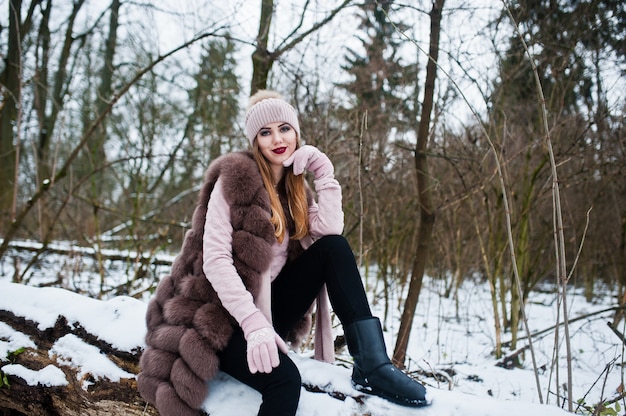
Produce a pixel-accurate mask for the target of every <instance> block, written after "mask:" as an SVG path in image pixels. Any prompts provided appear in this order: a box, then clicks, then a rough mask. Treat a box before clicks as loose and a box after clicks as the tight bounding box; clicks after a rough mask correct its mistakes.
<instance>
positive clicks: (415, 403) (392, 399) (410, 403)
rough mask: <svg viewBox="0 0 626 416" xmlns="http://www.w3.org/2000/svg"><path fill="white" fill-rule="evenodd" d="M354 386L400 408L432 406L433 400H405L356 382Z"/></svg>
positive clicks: (353, 383)
mask: <svg viewBox="0 0 626 416" xmlns="http://www.w3.org/2000/svg"><path fill="white" fill-rule="evenodd" d="M352 386H353V387H354V388H355V389H356V390H358V391H360V392H363V393H367V394H371V395H374V396H378V397H380V398H383V399H385V400H387V401H390V402H392V403H395V404H398V405H400V406H406V407H426V406H430V405H431V404H432V400H426V399H424V400H404V399H402V398H400V397H397V396H394V395H391V394H386V393H384V392H380V391H377V390H374V389H373V388H371V387H369V386H364V385H362V384H358V383H355V382H352Z"/></svg>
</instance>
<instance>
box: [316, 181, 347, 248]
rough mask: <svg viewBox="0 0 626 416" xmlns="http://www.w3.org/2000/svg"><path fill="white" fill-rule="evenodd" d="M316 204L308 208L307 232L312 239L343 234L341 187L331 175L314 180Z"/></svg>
mask: <svg viewBox="0 0 626 416" xmlns="http://www.w3.org/2000/svg"><path fill="white" fill-rule="evenodd" d="M313 183H314V184H315V193H316V194H317V203H316V202H313V204H311V206H309V232H310V234H311V237H313V238H314V239H316V238H319V237H323V236H325V235H331V234H341V233H342V232H343V209H342V206H341V186H340V185H339V182H337V180H336V179H335V177H334V175H333V174H332V173H328V174H327V175H323V176H322V177H319V178H316V179H315V180H314V181H313Z"/></svg>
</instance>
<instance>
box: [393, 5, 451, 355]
mask: <svg viewBox="0 0 626 416" xmlns="http://www.w3.org/2000/svg"><path fill="white" fill-rule="evenodd" d="M444 3H445V0H435V1H434V2H433V7H432V9H431V11H430V43H429V50H428V64H427V65H426V81H425V83H424V99H423V102H422V113H421V117H420V122H419V127H418V130H417V144H416V146H415V174H416V175H417V189H416V193H417V195H418V201H419V231H418V234H417V246H416V252H415V257H414V261H413V269H412V270H411V280H410V283H409V290H408V293H407V297H406V300H405V303H404V309H403V310H402V316H401V320H400V329H399V330H398V337H397V338H396V346H395V348H394V353H393V362H394V363H395V364H396V365H398V366H404V361H405V357H406V349H407V345H408V343H409V336H410V334H411V328H412V326H413V317H414V315H415V308H416V307H417V302H418V300H419V294H420V292H421V290H422V281H423V279H424V271H425V270H426V263H427V261H428V254H429V252H430V249H431V246H432V241H433V240H432V233H433V225H434V222H435V212H434V208H433V202H432V197H431V192H432V190H431V183H430V174H429V171H428V159H427V149H428V142H429V139H430V133H431V129H430V121H431V113H432V109H433V102H434V95H435V81H436V80H437V60H438V58H439V35H440V33H441V17H442V12H443V7H444Z"/></svg>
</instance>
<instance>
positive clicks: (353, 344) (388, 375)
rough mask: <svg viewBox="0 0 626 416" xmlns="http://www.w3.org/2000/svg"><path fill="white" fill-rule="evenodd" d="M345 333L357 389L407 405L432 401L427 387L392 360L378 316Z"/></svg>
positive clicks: (361, 322) (352, 325)
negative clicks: (427, 395)
mask: <svg viewBox="0 0 626 416" xmlns="http://www.w3.org/2000/svg"><path fill="white" fill-rule="evenodd" d="M344 334H345V337H346V343H347V344H348V351H350V354H351V355H352V357H353V358H354V369H353V370H352V383H353V384H354V387H355V388H356V389H357V390H359V391H362V392H366V393H369V394H375V395H377V396H380V397H382V398H384V399H387V400H389V401H392V402H394V403H397V404H401V405H403V406H412V407H419V406H426V405H428V404H429V402H428V400H427V399H426V389H425V388H424V386H423V385H422V384H420V383H419V382H417V381H415V380H413V379H412V378H410V377H409V376H407V375H406V374H404V373H403V372H402V371H400V370H399V369H398V368H396V367H395V366H394V365H393V364H392V363H391V360H389V357H388V356H387V350H386V349H385V340H384V338H383V331H382V327H381V325H380V321H379V320H378V318H369V319H364V320H361V321H356V322H353V323H352V324H350V325H348V326H346V327H345V328H344Z"/></svg>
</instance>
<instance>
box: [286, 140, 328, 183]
mask: <svg viewBox="0 0 626 416" xmlns="http://www.w3.org/2000/svg"><path fill="white" fill-rule="evenodd" d="M292 164H293V173H294V174H295V175H301V174H302V173H303V172H304V170H305V169H306V170H308V171H310V172H313V174H314V175H315V179H320V178H322V177H324V176H328V175H331V174H332V173H333V172H334V170H335V169H334V167H333V164H332V162H331V161H330V159H329V158H328V156H326V155H325V154H324V153H322V152H321V151H320V150H319V149H318V148H317V147H314V146H310V145H308V144H307V145H304V146H302V147H300V148H299V149H297V150H296V151H295V152H293V154H292V155H291V156H290V157H289V158H288V159H287V160H285V161H284V162H283V166H285V167H289V166H291V165H292Z"/></svg>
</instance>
